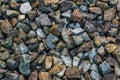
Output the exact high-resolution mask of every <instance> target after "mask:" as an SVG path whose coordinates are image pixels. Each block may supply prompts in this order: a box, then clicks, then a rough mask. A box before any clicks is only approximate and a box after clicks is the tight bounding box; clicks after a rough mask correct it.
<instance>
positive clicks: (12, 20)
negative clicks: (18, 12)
mask: <svg viewBox="0 0 120 80" xmlns="http://www.w3.org/2000/svg"><path fill="white" fill-rule="evenodd" d="M9 21H10V23H11V25H12V26H13V27H14V26H15V25H16V24H17V22H18V21H17V19H16V18H11V19H10V20H9Z"/></svg>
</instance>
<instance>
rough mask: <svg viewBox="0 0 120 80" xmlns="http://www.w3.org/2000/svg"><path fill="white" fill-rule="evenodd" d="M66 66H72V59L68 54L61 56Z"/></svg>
mask: <svg viewBox="0 0 120 80" xmlns="http://www.w3.org/2000/svg"><path fill="white" fill-rule="evenodd" d="M61 59H62V60H63V62H64V63H65V65H66V66H72V59H71V58H70V57H69V56H61Z"/></svg>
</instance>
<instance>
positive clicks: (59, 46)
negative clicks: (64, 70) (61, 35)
mask: <svg viewBox="0 0 120 80" xmlns="http://www.w3.org/2000/svg"><path fill="white" fill-rule="evenodd" d="M65 46H66V45H65V44H64V42H63V41H60V42H59V43H58V44H57V45H56V49H57V50H60V49H63V48H64V47H65Z"/></svg>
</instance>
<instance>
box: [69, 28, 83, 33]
mask: <svg viewBox="0 0 120 80" xmlns="http://www.w3.org/2000/svg"><path fill="white" fill-rule="evenodd" d="M70 31H72V32H73V33H74V34H80V33H82V32H83V31H84V29H82V28H75V29H70Z"/></svg>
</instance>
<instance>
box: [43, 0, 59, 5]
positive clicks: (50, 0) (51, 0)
mask: <svg viewBox="0 0 120 80" xmlns="http://www.w3.org/2000/svg"><path fill="white" fill-rule="evenodd" d="M58 2H59V0H44V4H45V5H49V4H57V3H58Z"/></svg>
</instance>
